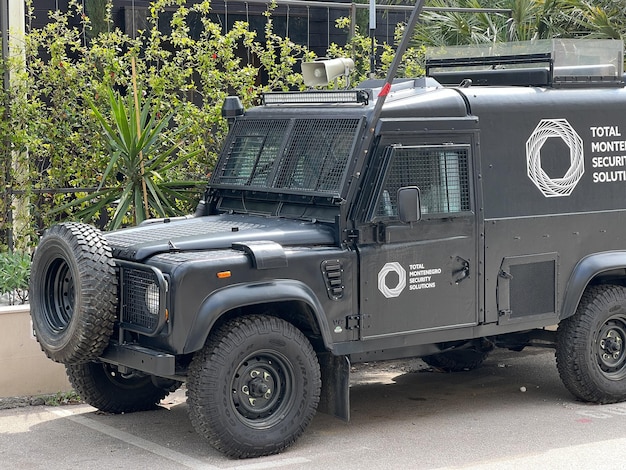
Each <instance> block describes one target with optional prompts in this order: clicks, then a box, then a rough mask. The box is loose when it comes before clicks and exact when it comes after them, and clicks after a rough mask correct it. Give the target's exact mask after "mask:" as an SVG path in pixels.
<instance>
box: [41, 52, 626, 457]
mask: <svg viewBox="0 0 626 470" xmlns="http://www.w3.org/2000/svg"><path fill="white" fill-rule="evenodd" d="M439 52H440V53H435V54H434V55H433V56H432V57H431V58H430V60H429V62H428V70H427V72H428V73H427V75H428V76H427V77H422V78H418V79H410V80H409V79H402V80H395V81H393V82H389V81H388V82H385V81H376V80H371V81H367V82H365V83H362V84H361V85H359V87H357V88H355V89H351V90H342V91H318V90H314V91H306V92H293V93H269V94H266V95H265V96H264V97H263V102H262V104H260V105H259V106H257V107H255V108H252V109H249V110H245V111H244V110H243V109H241V108H240V106H239V105H238V104H237V103H238V101H237V100H236V99H235V98H231V99H229V100H227V102H226V106H225V108H224V109H225V110H224V113H225V115H226V116H227V117H228V118H229V119H230V120H231V121H232V123H231V124H232V125H231V130H230V133H229V136H228V138H227V140H226V142H225V145H224V147H223V150H222V152H221V155H220V157H219V161H218V163H217V166H216V168H215V171H214V172H213V174H212V177H211V181H210V183H209V186H208V189H207V190H206V192H205V194H204V197H203V201H202V202H201V203H200V205H199V206H198V209H197V211H196V213H195V214H194V215H193V216H189V217H184V218H179V219H160V220H151V221H149V223H145V224H142V225H140V226H138V227H132V228H126V229H122V230H118V231H113V232H106V233H103V232H100V231H99V230H97V229H95V228H93V227H91V226H89V225H86V224H81V223H63V224H59V225H56V226H53V227H51V228H49V229H48V230H47V231H46V232H45V233H44V235H43V236H42V238H41V241H40V244H39V246H38V248H37V250H36V252H35V254H34V259H33V264H32V281H31V302H32V303H31V308H32V317H33V325H34V330H35V334H36V336H37V339H38V341H39V342H40V343H41V346H42V348H43V350H44V351H45V352H46V354H47V355H48V356H49V357H50V358H51V359H53V360H55V361H58V362H62V363H64V364H65V365H66V368H67V373H68V375H69V378H70V380H71V383H72V384H73V386H74V387H75V388H76V390H77V391H78V393H79V394H80V395H81V396H82V397H83V398H84V399H85V400H86V401H87V402H89V403H90V404H92V405H93V406H95V407H97V408H99V409H101V410H104V411H108V412H113V413H121V412H130V411H136V410H144V409H148V408H151V407H153V406H154V405H155V404H156V403H158V402H159V401H160V400H161V399H162V398H163V397H164V396H165V395H166V394H167V393H169V392H170V391H171V390H174V389H175V388H177V387H178V386H180V385H181V383H182V382H186V387H187V394H188V407H189V413H190V417H191V421H192V422H193V425H194V427H195V428H196V429H197V431H198V432H199V433H200V434H201V435H203V436H205V437H206V438H207V439H208V441H209V442H210V443H211V444H212V445H214V446H215V447H216V448H218V449H220V450H221V451H223V452H224V453H226V454H227V455H230V456H234V457H253V456H260V455H266V454H271V453H276V452H279V451H281V450H282V449H284V448H286V447H287V446H289V445H290V444H292V443H293V442H294V441H295V440H296V439H297V438H298V436H299V435H300V434H301V433H302V432H303V431H304V429H305V428H306V426H307V424H308V423H309V422H310V420H311V418H312V416H313V415H314V413H315V412H316V409H318V408H319V410H320V411H324V412H329V413H332V414H334V415H336V416H339V417H342V418H344V419H347V418H348V417H349V373H350V363H358V362H363V361H372V360H385V359H393V358H402V357H422V358H423V359H424V361H426V362H427V363H428V364H431V365H433V366H437V367H440V368H442V369H445V370H463V369H471V368H475V367H478V366H479V365H480V364H481V362H482V361H483V360H484V359H485V358H486V356H487V354H488V353H489V351H490V350H492V349H493V348H494V347H504V348H510V349H513V350H522V349H523V348H524V347H526V346H529V345H542V346H547V347H554V348H555V349H556V358H557V365H558V369H559V372H560V375H561V377H562V379H563V382H564V384H565V386H566V387H567V388H568V389H569V390H570V391H571V392H572V394H573V395H574V396H575V397H577V398H579V399H582V400H587V401H591V402H596V403H609V402H616V401H620V400H624V399H626V347H625V344H624V343H625V342H626V199H625V198H624V191H625V188H626V157H625V156H624V155H626V117H625V116H626V115H625V113H624V109H626V90H625V89H624V81H623V77H622V67H623V52H622V43H621V41H574V40H550V41H546V42H541V41H540V42H535V43H533V44H508V45H490V46H487V49H483V50H477V49H471V48H469V49H468V48H466V49H465V50H462V51H461V54H458V52H459V51H458V50H456V49H453V48H449V49H447V50H446V51H443V52H441V51H439ZM337 64H339V65H340V69H341V71H343V68H344V67H345V68H346V69H349V68H350V61H348V60H342V61H341V62H340V63H338V62H334V63H333V64H331V65H329V64H327V63H324V62H316V63H315V64H314V65H313V66H312V67H313V68H312V69H311V70H309V72H310V73H312V75H313V76H314V77H319V76H322V77H324V76H326V75H327V74H328V73H329V70H331V69H332V68H333V67H336V66H337ZM382 100H384V104H383V101H382ZM377 105H379V106H378V107H377ZM622 133H624V135H622ZM554 325H558V329H555V328H548V327H551V326H554Z"/></svg>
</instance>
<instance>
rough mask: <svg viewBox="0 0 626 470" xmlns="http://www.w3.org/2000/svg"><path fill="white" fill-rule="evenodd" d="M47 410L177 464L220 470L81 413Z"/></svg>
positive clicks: (200, 469) (204, 469)
mask: <svg viewBox="0 0 626 470" xmlns="http://www.w3.org/2000/svg"><path fill="white" fill-rule="evenodd" d="M46 409H47V411H49V412H50V413H53V414H55V415H57V416H60V417H61V418H66V419H68V420H70V421H72V422H74V423H77V424H80V425H82V426H85V427H88V428H90V429H93V430H94V431H98V432H99V433H102V434H106V435H107V436H109V437H112V438H114V439H117V440H120V441H123V442H126V443H128V444H131V445H133V446H135V447H139V448H140V449H143V450H146V451H148V452H151V453H153V454H156V455H159V456H161V457H164V458H166V459H169V460H172V461H173V462H176V463H177V464H180V465H182V466H185V467H188V468H194V469H198V470H220V468H219V467H215V466H213V465H210V464H207V463H205V462H203V461H201V460H198V459H194V458H193V457H189V456H188V455H185V454H183V453H181V452H176V451H175V450H171V449H168V448H166V447H163V446H161V445H159V444H156V443H154V442H151V441H148V440H146V439H143V438H141V437H137V436H135V435H133V434H130V433H127V432H124V431H120V430H119V429H116V428H114V427H112V426H109V425H107V424H104V423H99V422H97V421H95V420H93V419H90V418H87V417H86V416H82V415H75V414H73V413H72V412H70V411H66V410H61V409H56V408H46Z"/></svg>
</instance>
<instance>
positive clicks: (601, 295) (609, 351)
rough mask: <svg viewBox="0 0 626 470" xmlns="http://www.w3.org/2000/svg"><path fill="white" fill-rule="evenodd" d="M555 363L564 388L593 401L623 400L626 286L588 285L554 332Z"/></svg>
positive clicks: (624, 390) (625, 351) (576, 395)
mask: <svg viewBox="0 0 626 470" xmlns="http://www.w3.org/2000/svg"><path fill="white" fill-rule="evenodd" d="M556 364H557V368H558V370H559V375H560V376H561V380H562V381H563V384H564V385H565V387H566V388H567V389H568V390H569V391H570V392H571V393H572V394H573V395H574V396H575V397H577V398H579V399H580V400H583V401H588V402H594V403H615V402H619V401H623V400H626V288H625V287H623V286H617V285H603V286H594V287H590V288H588V289H587V290H586V291H585V293H584V294H583V297H582V299H581V301H580V304H579V305H578V309H577V310H576V313H575V314H574V315H573V316H571V317H569V318H567V319H565V320H563V321H561V323H560V324H559V329H558V331H557V343H556Z"/></svg>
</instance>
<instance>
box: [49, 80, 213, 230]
mask: <svg viewBox="0 0 626 470" xmlns="http://www.w3.org/2000/svg"><path fill="white" fill-rule="evenodd" d="M89 105H90V107H91V109H92V111H93V114H94V116H95V117H96V119H97V120H98V122H100V124H101V126H102V130H103V133H104V137H105V139H106V142H107V146H108V148H109V150H110V155H111V159H110V161H109V163H108V165H107V167H106V169H105V170H104V173H103V175H102V179H101V182H100V186H99V187H98V189H97V191H96V192H94V193H92V194H89V195H87V196H84V197H81V198H78V199H76V200H74V201H72V202H70V203H68V204H66V205H64V206H61V207H59V208H58V209H56V210H55V211H54V212H60V211H63V210H65V209H67V208H69V207H75V206H80V207H82V209H81V210H79V211H78V212H77V213H76V216H77V217H78V218H79V219H80V220H85V221H91V220H93V219H94V218H96V217H97V216H98V214H101V213H102V212H103V211H106V210H107V209H109V208H112V207H115V211H114V212H113V215H112V217H111V219H110V221H109V223H108V225H107V228H109V229H117V228H119V227H121V226H122V225H124V223H125V222H127V221H129V219H132V222H133V223H140V222H142V221H144V220H146V219H147V218H149V217H151V216H153V215H156V216H159V217H168V216H171V215H178V214H180V213H181V211H180V209H179V207H178V204H177V201H178V202H180V201H186V200H188V199H189V198H190V196H191V195H192V194H196V192H197V190H198V188H199V187H200V186H201V185H203V184H205V183H204V182H202V181H194V180H188V181H165V180H164V178H163V176H162V175H163V174H165V173H166V172H167V171H168V170H170V169H173V168H175V167H177V166H179V165H181V164H182V163H184V162H185V161H186V160H187V159H188V158H191V157H193V156H195V155H197V154H198V153H199V151H197V152H192V153H183V154H177V152H179V151H180V142H179V140H180V139H181V136H182V135H183V133H184V132H185V128H184V127H181V128H179V129H178V130H176V131H174V132H172V133H169V135H168V137H169V139H170V144H169V145H164V144H163V142H162V140H163V139H162V137H163V131H164V130H165V129H166V128H167V127H168V125H169V123H170V121H171V119H172V117H173V113H167V114H165V115H163V116H162V117H159V112H158V111H157V109H156V108H155V107H153V106H152V105H151V103H150V101H149V100H146V102H145V103H144V105H143V106H142V107H141V109H138V106H137V105H135V101H134V100H133V97H132V96H131V95H129V96H126V97H123V96H120V95H119V94H118V93H115V92H113V91H112V90H109V105H110V111H111V120H110V121H109V119H107V118H106V117H105V116H104V115H103V114H102V113H101V112H100V110H99V109H98V108H97V106H96V105H95V104H94V103H93V102H89ZM172 142H173V143H172ZM112 176H115V178H112Z"/></svg>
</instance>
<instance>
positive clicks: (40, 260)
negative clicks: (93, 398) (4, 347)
mask: <svg viewBox="0 0 626 470" xmlns="http://www.w3.org/2000/svg"><path fill="white" fill-rule="evenodd" d="M29 289H30V292H29V296H30V311H31V316H32V319H33V328H34V330H35V335H36V337H37V341H39V344H40V345H41V349H43V351H44V352H45V353H46V355H47V356H48V357H49V358H50V359H52V360H54V361H56V362H62V363H66V364H76V363H82V362H88V361H91V360H94V359H96V358H97V357H98V356H100V355H101V354H102V352H103V351H104V349H105V348H106V346H107V344H108V342H109V338H110V337H111V334H112V333H113V322H114V321H115V318H116V299H117V277H116V274H115V264H114V262H113V257H112V255H111V248H110V247H109V245H108V244H107V242H106V240H105V239H104V237H103V236H102V233H101V232H100V231H99V230H98V229H96V228H94V227H92V226H90V225H86V224H81V223H73V222H72V223H64V224H59V225H55V226H53V227H51V228H50V229H49V230H47V231H46V232H45V233H44V235H43V236H42V237H41V241H40V243H39V246H38V247H37V250H36V251H35V254H34V256H33V262H32V265H31V276H30V287H29Z"/></svg>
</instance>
